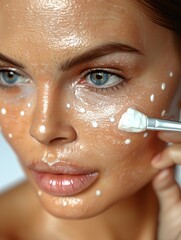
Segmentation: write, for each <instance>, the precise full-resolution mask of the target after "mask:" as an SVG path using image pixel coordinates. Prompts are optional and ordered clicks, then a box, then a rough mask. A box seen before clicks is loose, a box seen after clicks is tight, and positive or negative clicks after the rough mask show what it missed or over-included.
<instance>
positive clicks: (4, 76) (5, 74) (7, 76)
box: [0, 70, 27, 87]
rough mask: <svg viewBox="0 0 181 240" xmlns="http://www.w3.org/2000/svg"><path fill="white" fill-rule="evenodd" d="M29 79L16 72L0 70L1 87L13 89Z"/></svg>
mask: <svg viewBox="0 0 181 240" xmlns="http://www.w3.org/2000/svg"><path fill="white" fill-rule="evenodd" d="M26 82H27V78H26V77H24V76H22V75H20V74H19V73H17V72H15V71H14V70H0V85H1V86H6V87H11V86H16V85H20V84H22V83H26Z"/></svg>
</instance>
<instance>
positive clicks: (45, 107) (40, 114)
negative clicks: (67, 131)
mask: <svg viewBox="0 0 181 240" xmlns="http://www.w3.org/2000/svg"><path fill="white" fill-rule="evenodd" d="M53 95H54V94H53V90H52V89H51V87H50V85H49V84H48V83H45V84H44V86H43V89H42V88H38V90H37V101H36V106H35V110H34V116H33V124H35V125H39V126H42V125H46V124H47V121H48V120H49V118H50V115H51V114H52V111H53V109H52V108H53V106H54V105H53V104H51V102H53V101H54V96H53Z"/></svg>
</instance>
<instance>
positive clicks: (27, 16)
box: [0, 0, 181, 240]
mask: <svg viewBox="0 0 181 240" xmlns="http://www.w3.org/2000/svg"><path fill="white" fill-rule="evenodd" d="M103 3H104V4H103ZM75 6H76V7H75ZM110 9H111V11H110ZM15 20H16V21H15ZM0 36H1V37H0V52H1V53H3V54H4V55H6V56H9V57H11V58H13V59H15V60H17V61H18V62H20V63H21V64H23V65H24V66H25V68H24V69H23V70H20V68H17V67H15V66H14V65H12V64H8V63H5V62H3V61H1V62H0V64H1V69H5V68H8V67H9V68H10V67H11V68H15V69H18V71H20V72H19V73H20V74H22V75H23V76H26V77H25V79H28V82H24V83H23V84H21V86H16V87H13V88H11V89H10V88H3V87H2V88H0V109H1V114H0V125H1V127H2V132H3V134H4V136H5V137H6V138H7V140H8V141H9V143H10V144H11V146H12V147H13V149H14V150H15V152H16V153H17V155H18V157H19V159H20V162H21V164H22V167H23V168H24V170H25V172H26V173H27V176H28V178H29V180H30V183H31V185H33V188H34V190H35V193H37V197H38V198H39V200H40V203H39V202H38V201H37V199H36V198H35V196H34V195H33V193H32V192H31V188H30V186H29V184H26V185H25V186H22V187H20V188H18V189H17V190H14V192H12V193H9V194H10V195H8V196H4V197H3V200H2V206H4V205H3V204H5V202H6V200H5V199H7V198H8V197H11V198H15V199H16V201H15V202H16V203H17V204H16V205H17V206H18V208H17V209H21V207H22V208H23V209H27V208H29V211H30V210H31V211H30V212H31V213H32V212H33V213H39V215H38V220H37V222H36V223H34V224H32V222H33V220H34V219H35V216H37V215H36V214H31V217H30V218H29V221H28V220H26V223H25V224H24V225H25V227H24V228H22V227H21V226H22V225H21V223H22V222H23V219H24V218H23V216H24V215H22V216H21V217H20V220H19V224H18V223H17V224H15V225H14V222H13V220H11V221H12V223H11V224H9V225H10V226H8V227H9V229H11V230H8V229H7V228H8V227H7V224H6V225H5V226H6V227H5V228H6V229H7V230H6V232H8V233H10V232H12V235H15V236H17V237H18V238H19V239H40V238H38V237H39V235H38V229H39V228H44V229H45V232H44V233H43V234H44V235H45V236H44V238H43V239H46V238H47V239H50V236H53V237H54V239H58V237H60V236H61V237H62V239H72V237H73V236H74V239H88V237H87V236H90V239H92V234H90V232H91V230H92V229H94V231H95V229H96V230H97V235H96V237H97V239H100V236H101V237H102V238H103V239H120V238H122V239H125V240H126V239H139V240H140V239H145V237H146V239H153V238H154V235H155V231H156V227H155V225H156V216H157V204H156V199H155V196H154V193H153V192H152V189H151V187H150V185H149V183H150V181H151V180H152V179H153V177H154V176H155V174H156V173H157V172H158V170H157V169H155V168H154V167H153V166H152V165H151V159H152V158H153V156H154V155H156V154H157V153H158V152H160V151H161V150H162V149H163V148H164V147H165V143H163V142H162V141H161V140H160V139H159V138H157V135H156V133H149V134H148V136H147V137H146V138H145V137H144V136H143V133H140V134H129V133H124V132H121V131H120V130H118V127H117V125H118V122H119V119H120V117H121V115H122V114H123V113H124V112H125V111H126V109H127V108H128V107H136V108H138V110H141V111H143V112H144V113H145V114H147V115H149V116H150V117H151V116H152V117H161V113H162V112H163V110H166V113H167V115H166V117H170V115H171V114H172V113H170V112H171V111H170V106H172V107H173V106H174V107H175V106H177V103H178V100H179V98H178V99H177V101H174V99H175V96H176V95H177V90H178V85H179V80H180V77H181V76H180V75H181V73H180V63H181V62H180V61H181V60H180V56H179V55H178V53H177V51H176V50H177V45H176V42H175V38H174V36H173V33H171V32H170V31H169V30H166V29H163V28H162V27H160V26H158V25H156V24H154V23H152V22H151V21H150V20H149V19H148V17H147V16H145V15H144V14H143V12H141V10H140V9H138V8H137V6H136V5H134V3H133V2H131V1H126V0H121V1H111V2H106V3H105V1H95V4H92V3H91V2H90V1H80V0H75V1H73V0H72V1H53V0H52V1H45V0H42V1H36V0H29V1H23V0H17V1H6V2H5V1H2V3H1V10H0ZM163 39H164V41H163ZM110 42H111V43H112V42H116V43H122V44H126V45H129V46H130V47H132V48H135V49H137V51H122V52H121V51H114V52H112V53H110V54H108V55H105V56H101V57H99V58H96V59H94V60H89V61H87V62H81V63H80V64H76V65H75V66H73V67H71V68H70V69H65V68H63V67H62V66H63V65H64V64H63V63H65V62H66V61H69V62H70V60H69V59H72V58H74V57H75V56H77V55H79V54H82V53H84V52H87V51H91V49H94V48H95V47H97V46H100V45H105V44H106V43H110ZM95 68H98V69H100V68H101V69H109V71H111V72H113V73H114V74H118V75H121V76H122V77H123V78H124V79H126V82H124V83H123V82H122V84H121V85H119V87H118V86H117V87H115V86H116V85H118V83H117V82H115V83H114V86H112V88H111V87H110V88H106V89H105V88H104V89H98V88H96V86H93V85H90V83H88V82H87V78H86V77H85V73H86V72H87V71H88V70H89V69H95ZM163 83H165V84H166V88H165V89H162V87H161V86H162V84H163ZM153 94H154V98H151V99H154V101H151V100H150V97H151V95H153ZM67 104H70V108H69V107H68V108H67ZM173 104H174V105H173ZM82 108H84V109H85V112H84V113H82V112H81V109H82ZM2 109H3V111H2ZM4 109H5V110H6V112H4ZM22 111H23V112H22ZM3 113H5V114H3ZM110 118H114V119H115V121H114V122H113V123H112V122H110ZM94 122H96V123H97V124H98V126H97V127H93V123H94ZM41 126H45V131H40V129H41ZM10 133H11V134H12V138H10V137H9V134H10ZM127 139H130V140H131V143H130V144H128V145H127V144H125V141H126V140H127ZM55 160H56V161H59V162H64V163H67V164H70V163H71V164H74V165H78V166H81V167H83V168H89V169H91V170H92V171H97V172H98V173H99V178H98V179H97V181H96V182H95V183H94V184H93V185H92V186H91V187H90V188H88V189H87V190H86V191H84V192H81V193H79V194H76V195H75V196H71V197H66V198H65V197H57V196H56V197H55V196H53V195H50V194H47V193H45V192H42V191H41V192H40V189H39V188H38V186H37V184H36V183H35V180H34V177H33V175H32V171H31V170H30V169H29V166H30V165H31V164H36V163H38V162H42V161H43V162H46V163H47V164H49V165H51V164H53V163H55ZM147 184H148V185H147ZM96 190H101V193H102V194H101V196H99V197H98V196H96V194H95V193H96ZM16 191H17V193H16ZM20 193H21V194H22V195H20ZM25 193H26V194H25ZM38 193H39V194H38ZM40 193H41V194H40ZM18 196H24V197H25V199H27V201H24V202H26V203H22V198H21V197H18ZM29 199H32V201H31V203H30V204H29ZM65 201H66V202H67V203H68V204H67V206H66V207H65V206H64V204H63V203H64V202H65ZM27 202H28V206H27V205H26V204H27ZM140 202H141V203H142V204H140ZM148 204H150V205H151V206H152V207H151V208H150V209H147V208H146V209H145V208H144V207H143V206H147V205H148ZM8 206H9V205H8ZM42 206H43V208H44V209H45V210H46V211H48V212H49V213H50V214H51V215H53V216H56V217H58V218H54V217H52V216H51V215H49V214H47V213H46V212H45V211H44V209H43V208H42ZM2 209H5V208H4V207H3V208H2ZM14 211H15V210H14ZM29 211H27V210H26V211H25V213H27V214H30V212H29ZM3 212H4V211H3ZM115 213H116V214H115ZM128 213H129V214H128ZM97 214H99V215H97ZM4 215H5V216H7V214H6V212H4ZM14 216H16V213H15V214H14V215H13V217H14ZM143 216H144V217H143ZM13 217H12V216H11V219H14V218H15V217H14V218H13ZM89 217H93V218H90V219H87V218H89ZM142 217H143V218H144V221H140V222H139V223H138V221H137V219H138V218H139V219H141V218H142ZM6 219H8V217H6ZM64 219H67V220H64ZM71 219H72V220H71ZM73 219H85V220H79V221H73ZM7 221H8V220H7ZM30 222H31V224H30ZM70 224H71V229H70ZM1 225H2V224H1ZM48 225H50V226H51V230H50V229H49V228H48V227H46V226H48ZM90 225H91V226H92V229H91V228H90ZM130 225H131V226H132V232H131V233H130V231H129V229H130ZM37 226H39V228H38V229H37ZM120 226H121V228H120ZM60 229H61V231H60ZM105 229H107V230H105ZM28 233H29V234H28ZM48 234H49V235H48ZM103 236H105V237H103ZM116 237H117V238H116ZM94 239H96V238H95V236H94Z"/></svg>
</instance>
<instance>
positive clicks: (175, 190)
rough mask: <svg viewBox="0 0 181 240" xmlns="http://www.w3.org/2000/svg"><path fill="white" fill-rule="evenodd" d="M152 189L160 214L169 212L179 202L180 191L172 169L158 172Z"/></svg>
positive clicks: (180, 198)
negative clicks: (156, 198)
mask: <svg viewBox="0 0 181 240" xmlns="http://www.w3.org/2000/svg"><path fill="white" fill-rule="evenodd" d="M153 188H154V190H155V192H156V195H157V197H158V201H159V203H160V210H161V211H162V212H165V211H169V210H170V209H171V208H172V207H173V206H175V205H176V204H177V203H179V202H180V200H181V191H180V188H179V186H178V185H177V183H176V181H175V179H174V171H173V168H167V169H164V170H162V171H160V172H159V173H158V175H156V177H155V178H154V179H153Z"/></svg>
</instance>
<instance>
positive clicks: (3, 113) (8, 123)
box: [0, 90, 35, 149]
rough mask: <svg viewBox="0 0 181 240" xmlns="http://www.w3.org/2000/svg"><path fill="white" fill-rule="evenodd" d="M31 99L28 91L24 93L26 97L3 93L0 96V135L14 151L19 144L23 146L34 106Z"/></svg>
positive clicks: (31, 96) (30, 93)
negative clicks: (0, 133) (0, 129)
mask: <svg viewBox="0 0 181 240" xmlns="http://www.w3.org/2000/svg"><path fill="white" fill-rule="evenodd" d="M10 91H11V90H10ZM13 96H14V100H13ZM33 99H34V98H33V94H32V92H30V91H29V92H28V93H27V92H26V96H25V95H19V96H17V95H16V94H14V93H11V94H9V93H5V92H2V94H1V97H0V125H1V128H2V133H3V135H4V137H5V138H6V139H7V141H8V142H9V143H10V144H11V145H12V147H13V148H15V149H16V148H17V149H18V146H19V143H20V144H21V146H22V145H23V143H24V138H25V137H26V136H27V134H28V133H27V131H29V130H28V127H29V126H30V124H29V122H30V119H31V115H32V111H33V107H34V105H35V103H34V101H33Z"/></svg>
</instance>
